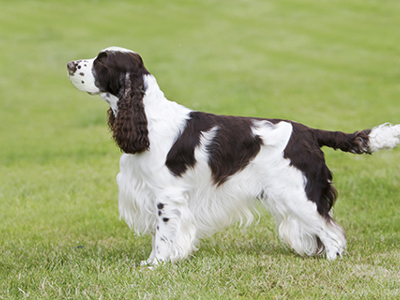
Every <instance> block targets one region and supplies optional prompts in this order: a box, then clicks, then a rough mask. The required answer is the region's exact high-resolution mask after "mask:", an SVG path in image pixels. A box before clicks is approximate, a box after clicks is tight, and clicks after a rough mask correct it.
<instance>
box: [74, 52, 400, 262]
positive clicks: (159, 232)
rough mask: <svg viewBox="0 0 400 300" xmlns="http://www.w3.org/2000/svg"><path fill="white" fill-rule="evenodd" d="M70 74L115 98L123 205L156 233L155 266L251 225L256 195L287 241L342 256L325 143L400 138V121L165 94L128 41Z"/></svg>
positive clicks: (129, 216)
mask: <svg viewBox="0 0 400 300" xmlns="http://www.w3.org/2000/svg"><path fill="white" fill-rule="evenodd" d="M68 74H69V79H70V80H71V82H72V84H73V85H74V86H75V87H76V88H77V89H79V90H81V91H84V92H88V93H89V94H92V95H100V96H101V97H102V98H103V99H104V100H105V101H107V102H108V103H109V104H110V107H111V108H110V109H109V111H108V124H109V126H110V129H111V131H112V134H113V138H114V139H115V141H116V143H117V144H118V146H119V147H120V148H121V150H122V151H123V154H122V156H121V160H120V173H119V174H118V176H117V182H118V185H119V198H118V199H119V212H120V215H121V217H122V218H123V219H124V220H125V221H126V223H127V224H128V225H129V227H131V228H132V227H133V228H135V230H136V232H137V233H141V234H146V233H149V234H151V235H152V236H153V248H152V251H151V254H150V257H149V258H148V259H147V261H146V262H145V263H147V264H149V265H152V264H157V263H159V262H166V261H172V262H175V261H178V260H181V259H184V258H187V257H188V256H189V255H190V254H191V253H192V252H193V251H195V250H196V249H197V247H198V245H199V240H200V239H201V238H204V237H206V236H210V235H212V234H213V233H215V232H216V231H217V230H220V229H222V228H224V227H226V226H228V225H230V224H232V223H233V222H237V221H239V222H240V223H241V224H242V223H243V222H245V223H246V224H249V223H250V222H251V221H252V220H253V212H254V209H255V205H256V203H257V202H262V203H263V204H264V205H265V206H266V207H268V208H269V210H270V212H271V213H272V215H273V217H274V218H275V221H276V225H277V231H278V233H279V236H280V238H281V240H282V242H283V243H285V244H286V245H288V246H289V247H291V248H292V249H293V250H294V251H296V252H297V253H298V254H299V255H302V256H304V255H321V254H325V255H326V257H327V259H329V260H333V259H335V258H336V257H337V256H341V255H342V253H343V251H344V250H345V248H346V235H345V233H344V230H343V228H342V227H341V226H340V225H339V224H337V223H336V222H335V221H334V220H333V218H332V214H331V212H332V206H333V205H334V203H335V200H336V190H335V188H334V187H333V186H332V183H331V181H332V173H331V172H330V170H329V169H328V167H327V166H326V164H325V159H324V153H323V152H322V151H321V149H320V148H321V147H322V146H328V147H332V148H334V149H340V150H342V151H345V152H351V153H356V154H363V153H369V154H370V153H372V152H375V151H378V150H380V149H389V148H393V147H395V146H396V145H397V144H399V142H400V125H393V126H392V125H390V124H383V125H380V126H378V127H375V128H373V129H372V130H370V129H367V130H362V131H356V132H354V133H350V134H347V133H343V132H338V131H336V132H331V131H324V130H318V129H312V128H309V127H307V126H305V125H302V124H299V123H296V122H293V121H286V120H279V119H262V118H251V117H234V116H219V115H214V114H210V113H205V112H199V111H193V110H190V109H188V108H186V107H184V106H182V105H179V104H177V103H175V102H171V101H169V100H167V99H166V98H165V97H164V94H163V92H162V91H161V90H160V88H159V86H158V84H157V81H156V79H155V78H154V77H153V76H152V75H151V74H150V73H149V72H148V71H147V69H146V68H145V66H144V64H143V61H142V58H141V57H140V56H139V54H137V53H135V52H133V51H130V50H127V49H123V48H119V47H110V48H107V49H104V50H102V51H101V52H100V53H99V54H98V55H97V57H95V58H92V59H84V60H76V61H71V62H69V63H68Z"/></svg>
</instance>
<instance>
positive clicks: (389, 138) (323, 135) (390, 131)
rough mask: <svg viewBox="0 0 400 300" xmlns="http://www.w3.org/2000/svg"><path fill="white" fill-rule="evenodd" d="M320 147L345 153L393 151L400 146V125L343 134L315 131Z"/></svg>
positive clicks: (382, 126)
mask: <svg viewBox="0 0 400 300" xmlns="http://www.w3.org/2000/svg"><path fill="white" fill-rule="evenodd" d="M315 133H316V137H317V141H318V144H319V146H320V147H322V146H327V147H330V148H333V149H340V150H342V151H345V152H351V153H356V154H363V153H369V154H371V153H372V152H376V151H379V150H382V149H391V148H394V147H396V146H397V145H398V144H400V124H399V125H391V124H389V123H385V124H382V125H379V126H377V127H375V128H373V129H366V130H363V131H356V132H354V133H350V134H347V133H343V132H340V131H324V130H315Z"/></svg>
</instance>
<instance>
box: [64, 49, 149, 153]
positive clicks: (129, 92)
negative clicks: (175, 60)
mask: <svg viewBox="0 0 400 300" xmlns="http://www.w3.org/2000/svg"><path fill="white" fill-rule="evenodd" d="M67 68H68V76H69V79H70V80H71V82H72V84H73V85H74V86H75V87H76V88H77V89H78V90H80V91H83V92H87V93H89V94H92V95H96V94H100V96H101V97H102V98H103V99H104V100H106V101H107V102H108V103H109V104H110V106H111V109H110V110H109V119H108V123H109V126H110V128H111V130H112V131H113V137H114V139H115V141H116V142H117V144H118V145H119V146H120V148H121V149H122V150H123V151H124V152H126V153H131V154H135V153H140V152H143V151H145V150H147V149H148V148H149V145H150V143H149V140H148V131H147V118H146V115H145V111H144V104H143V97H144V95H145V87H144V76H145V75H148V74H150V73H149V72H148V71H147V70H146V68H145V67H144V64H143V60H142V58H141V57H140V55H139V54H137V53H136V52H133V51H131V50H128V49H124V48H119V47H109V48H106V49H104V50H102V51H100V53H99V54H98V55H97V56H96V57H95V58H92V59H82V60H74V61H71V62H69V63H68V65H67Z"/></svg>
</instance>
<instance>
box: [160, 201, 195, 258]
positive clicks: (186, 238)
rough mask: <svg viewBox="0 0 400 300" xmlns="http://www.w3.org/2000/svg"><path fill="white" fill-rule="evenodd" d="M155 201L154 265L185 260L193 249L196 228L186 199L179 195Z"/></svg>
mask: <svg viewBox="0 0 400 300" xmlns="http://www.w3.org/2000/svg"><path fill="white" fill-rule="evenodd" d="M173 196H174V197H172V196H170V195H169V196H164V197H159V198H158V199H157V203H156V206H157V224H156V234H155V240H154V247H155V249H154V250H155V260H154V263H161V262H167V261H172V262H174V261H178V260H180V259H183V258H187V257H188V256H189V254H190V253H191V252H192V251H193V250H194V249H195V241H196V227H195V225H194V222H193V215H192V213H191V211H190V210H189V208H188V203H187V200H186V198H185V197H184V196H183V195H181V194H179V195H176V194H175V195H173Z"/></svg>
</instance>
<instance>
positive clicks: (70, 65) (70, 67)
mask: <svg viewBox="0 0 400 300" xmlns="http://www.w3.org/2000/svg"><path fill="white" fill-rule="evenodd" d="M76 65H77V63H76V62H74V61H70V62H69V63H68V64H67V68H68V73H69V75H74V74H75V72H76Z"/></svg>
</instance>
